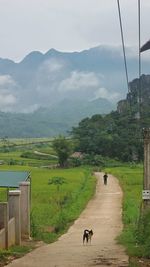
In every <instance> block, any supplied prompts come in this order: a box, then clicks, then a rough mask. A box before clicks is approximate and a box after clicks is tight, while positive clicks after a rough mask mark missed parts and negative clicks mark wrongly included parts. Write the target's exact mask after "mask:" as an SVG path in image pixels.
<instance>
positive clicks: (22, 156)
mask: <svg viewBox="0 0 150 267" xmlns="http://www.w3.org/2000/svg"><path fill="white" fill-rule="evenodd" d="M40 153H41V154H40ZM0 163H1V164H8V165H29V166H37V167H39V166H48V165H54V164H57V157H56V153H55V151H54V150H53V148H52V139H50V138H49V139H48V138H35V139H33V138H32V139H6V140H5V139H4V140H3V139H0Z"/></svg>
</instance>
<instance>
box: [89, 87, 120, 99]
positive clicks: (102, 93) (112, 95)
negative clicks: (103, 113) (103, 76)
mask: <svg viewBox="0 0 150 267" xmlns="http://www.w3.org/2000/svg"><path fill="white" fill-rule="evenodd" d="M97 98H105V99H107V100H109V101H111V102H116V101H117V100H119V99H120V94H119V93H118V92H110V91H109V90H107V89H106V88H99V89H98V90H97V91H96V92H95V97H94V99H97Z"/></svg>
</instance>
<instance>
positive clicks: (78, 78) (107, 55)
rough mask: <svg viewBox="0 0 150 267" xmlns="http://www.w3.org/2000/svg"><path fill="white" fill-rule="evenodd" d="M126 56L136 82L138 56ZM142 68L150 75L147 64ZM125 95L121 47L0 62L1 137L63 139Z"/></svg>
mask: <svg viewBox="0 0 150 267" xmlns="http://www.w3.org/2000/svg"><path fill="white" fill-rule="evenodd" d="M126 51H127V64H128V71H129V80H130V81H131V80H132V79H134V78H136V77H137V76H138V56H137V55H135V50H132V49H131V48H128V49H126ZM142 63H143V65H142V70H143V72H144V73H145V74H147V73H149V62H148V60H146V59H145V60H144V61H143V62H142ZM126 94H127V84H126V79H125V71H124V63H123V56H122V49H121V48H120V47H111V46H99V47H95V48H91V49H89V50H85V51H82V52H74V53H63V52H59V51H56V50H55V49H50V50H49V51H48V52H47V53H45V54H42V53H40V52H38V51H34V52H31V53H30V54H29V55H27V56H26V57H25V58H24V59H23V60H22V61H21V62H19V63H15V62H13V61H12V60H9V59H2V58H0V125H1V126H2V127H1V128H0V136H4V135H7V136H10V137H26V136H48V135H52V136H53V135H56V134H61V133H63V134H65V133H66V132H67V131H68V130H70V129H71V127H72V126H74V125H76V124H77V123H78V122H79V121H80V120H81V119H83V118H85V117H87V116H92V115H93V114H96V113H97V114H106V113H109V112H110V111H112V110H115V109H116V104H117V102H118V101H119V100H121V99H124V98H125V97H126ZM22 113H24V114H22ZM8 122H9V124H8Z"/></svg>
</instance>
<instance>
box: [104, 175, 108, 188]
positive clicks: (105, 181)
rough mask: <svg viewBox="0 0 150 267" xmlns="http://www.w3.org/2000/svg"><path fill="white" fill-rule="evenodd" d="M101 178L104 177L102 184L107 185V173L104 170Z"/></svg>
mask: <svg viewBox="0 0 150 267" xmlns="http://www.w3.org/2000/svg"><path fill="white" fill-rule="evenodd" d="M103 179H104V185H107V179H108V175H107V173H106V172H105V174H104V176H103Z"/></svg>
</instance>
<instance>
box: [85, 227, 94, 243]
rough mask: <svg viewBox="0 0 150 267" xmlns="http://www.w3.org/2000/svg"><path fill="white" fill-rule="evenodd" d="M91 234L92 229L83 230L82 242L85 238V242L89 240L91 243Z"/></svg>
mask: <svg viewBox="0 0 150 267" xmlns="http://www.w3.org/2000/svg"><path fill="white" fill-rule="evenodd" d="M92 235H93V231H92V229H91V230H87V229H86V230H84V232H83V244H84V242H85V240H86V244H87V243H88V242H89V241H90V243H91V239H92Z"/></svg>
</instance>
